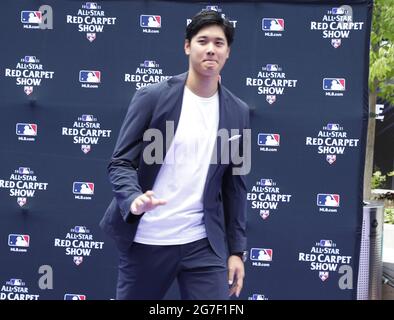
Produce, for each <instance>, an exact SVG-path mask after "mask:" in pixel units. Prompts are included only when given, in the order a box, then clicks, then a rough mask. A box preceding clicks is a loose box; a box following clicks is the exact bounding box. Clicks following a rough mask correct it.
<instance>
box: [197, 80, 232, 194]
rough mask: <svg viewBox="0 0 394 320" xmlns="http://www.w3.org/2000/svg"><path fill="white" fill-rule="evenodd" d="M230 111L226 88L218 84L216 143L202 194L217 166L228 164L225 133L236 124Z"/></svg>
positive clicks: (227, 144)
mask: <svg viewBox="0 0 394 320" xmlns="http://www.w3.org/2000/svg"><path fill="white" fill-rule="evenodd" d="M230 111H231V110H229V105H228V97H227V93H226V89H225V88H223V87H222V86H221V85H219V125H218V135H217V137H216V144H215V147H214V150H213V154H212V159H211V164H210V165H209V170H208V174H207V179H206V180H205V187H204V194H205V192H206V190H207V186H208V185H209V182H210V180H211V179H212V178H213V176H214V175H215V173H216V171H217V170H218V168H220V166H221V165H222V164H223V165H224V164H228V162H229V160H230V159H229V158H226V157H227V156H228V157H229V150H228V149H227V148H228V146H229V143H228V141H227V140H228V138H229V137H227V133H228V134H230V132H231V131H230V130H231V128H236V126H234V125H233V124H232V118H231V116H232V114H231V112H230ZM222 145H223V146H225V148H226V149H223V148H222ZM226 153H227V155H226ZM224 155H226V157H223V156H224ZM204 198H205V197H204Z"/></svg>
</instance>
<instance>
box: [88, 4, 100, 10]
mask: <svg viewBox="0 0 394 320" xmlns="http://www.w3.org/2000/svg"><path fill="white" fill-rule="evenodd" d="M85 8H86V9H90V10H94V9H98V6H97V3H96V2H86V3H85Z"/></svg>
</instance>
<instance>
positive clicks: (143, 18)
mask: <svg viewBox="0 0 394 320" xmlns="http://www.w3.org/2000/svg"><path fill="white" fill-rule="evenodd" d="M140 26H141V27H143V28H146V27H148V28H161V16H157V15H146V14H141V15H140Z"/></svg>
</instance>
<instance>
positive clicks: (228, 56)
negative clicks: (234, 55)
mask: <svg viewBox="0 0 394 320" xmlns="http://www.w3.org/2000/svg"><path fill="white" fill-rule="evenodd" d="M228 58H230V47H228V49H227V59H228Z"/></svg>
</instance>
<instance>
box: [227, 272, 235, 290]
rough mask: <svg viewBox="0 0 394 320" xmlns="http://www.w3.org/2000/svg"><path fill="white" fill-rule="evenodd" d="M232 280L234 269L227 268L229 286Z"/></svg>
mask: <svg viewBox="0 0 394 320" xmlns="http://www.w3.org/2000/svg"><path fill="white" fill-rule="evenodd" d="M233 282H234V269H233V268H229V270H228V284H229V285H230V286H231V285H232V284H233Z"/></svg>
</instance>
